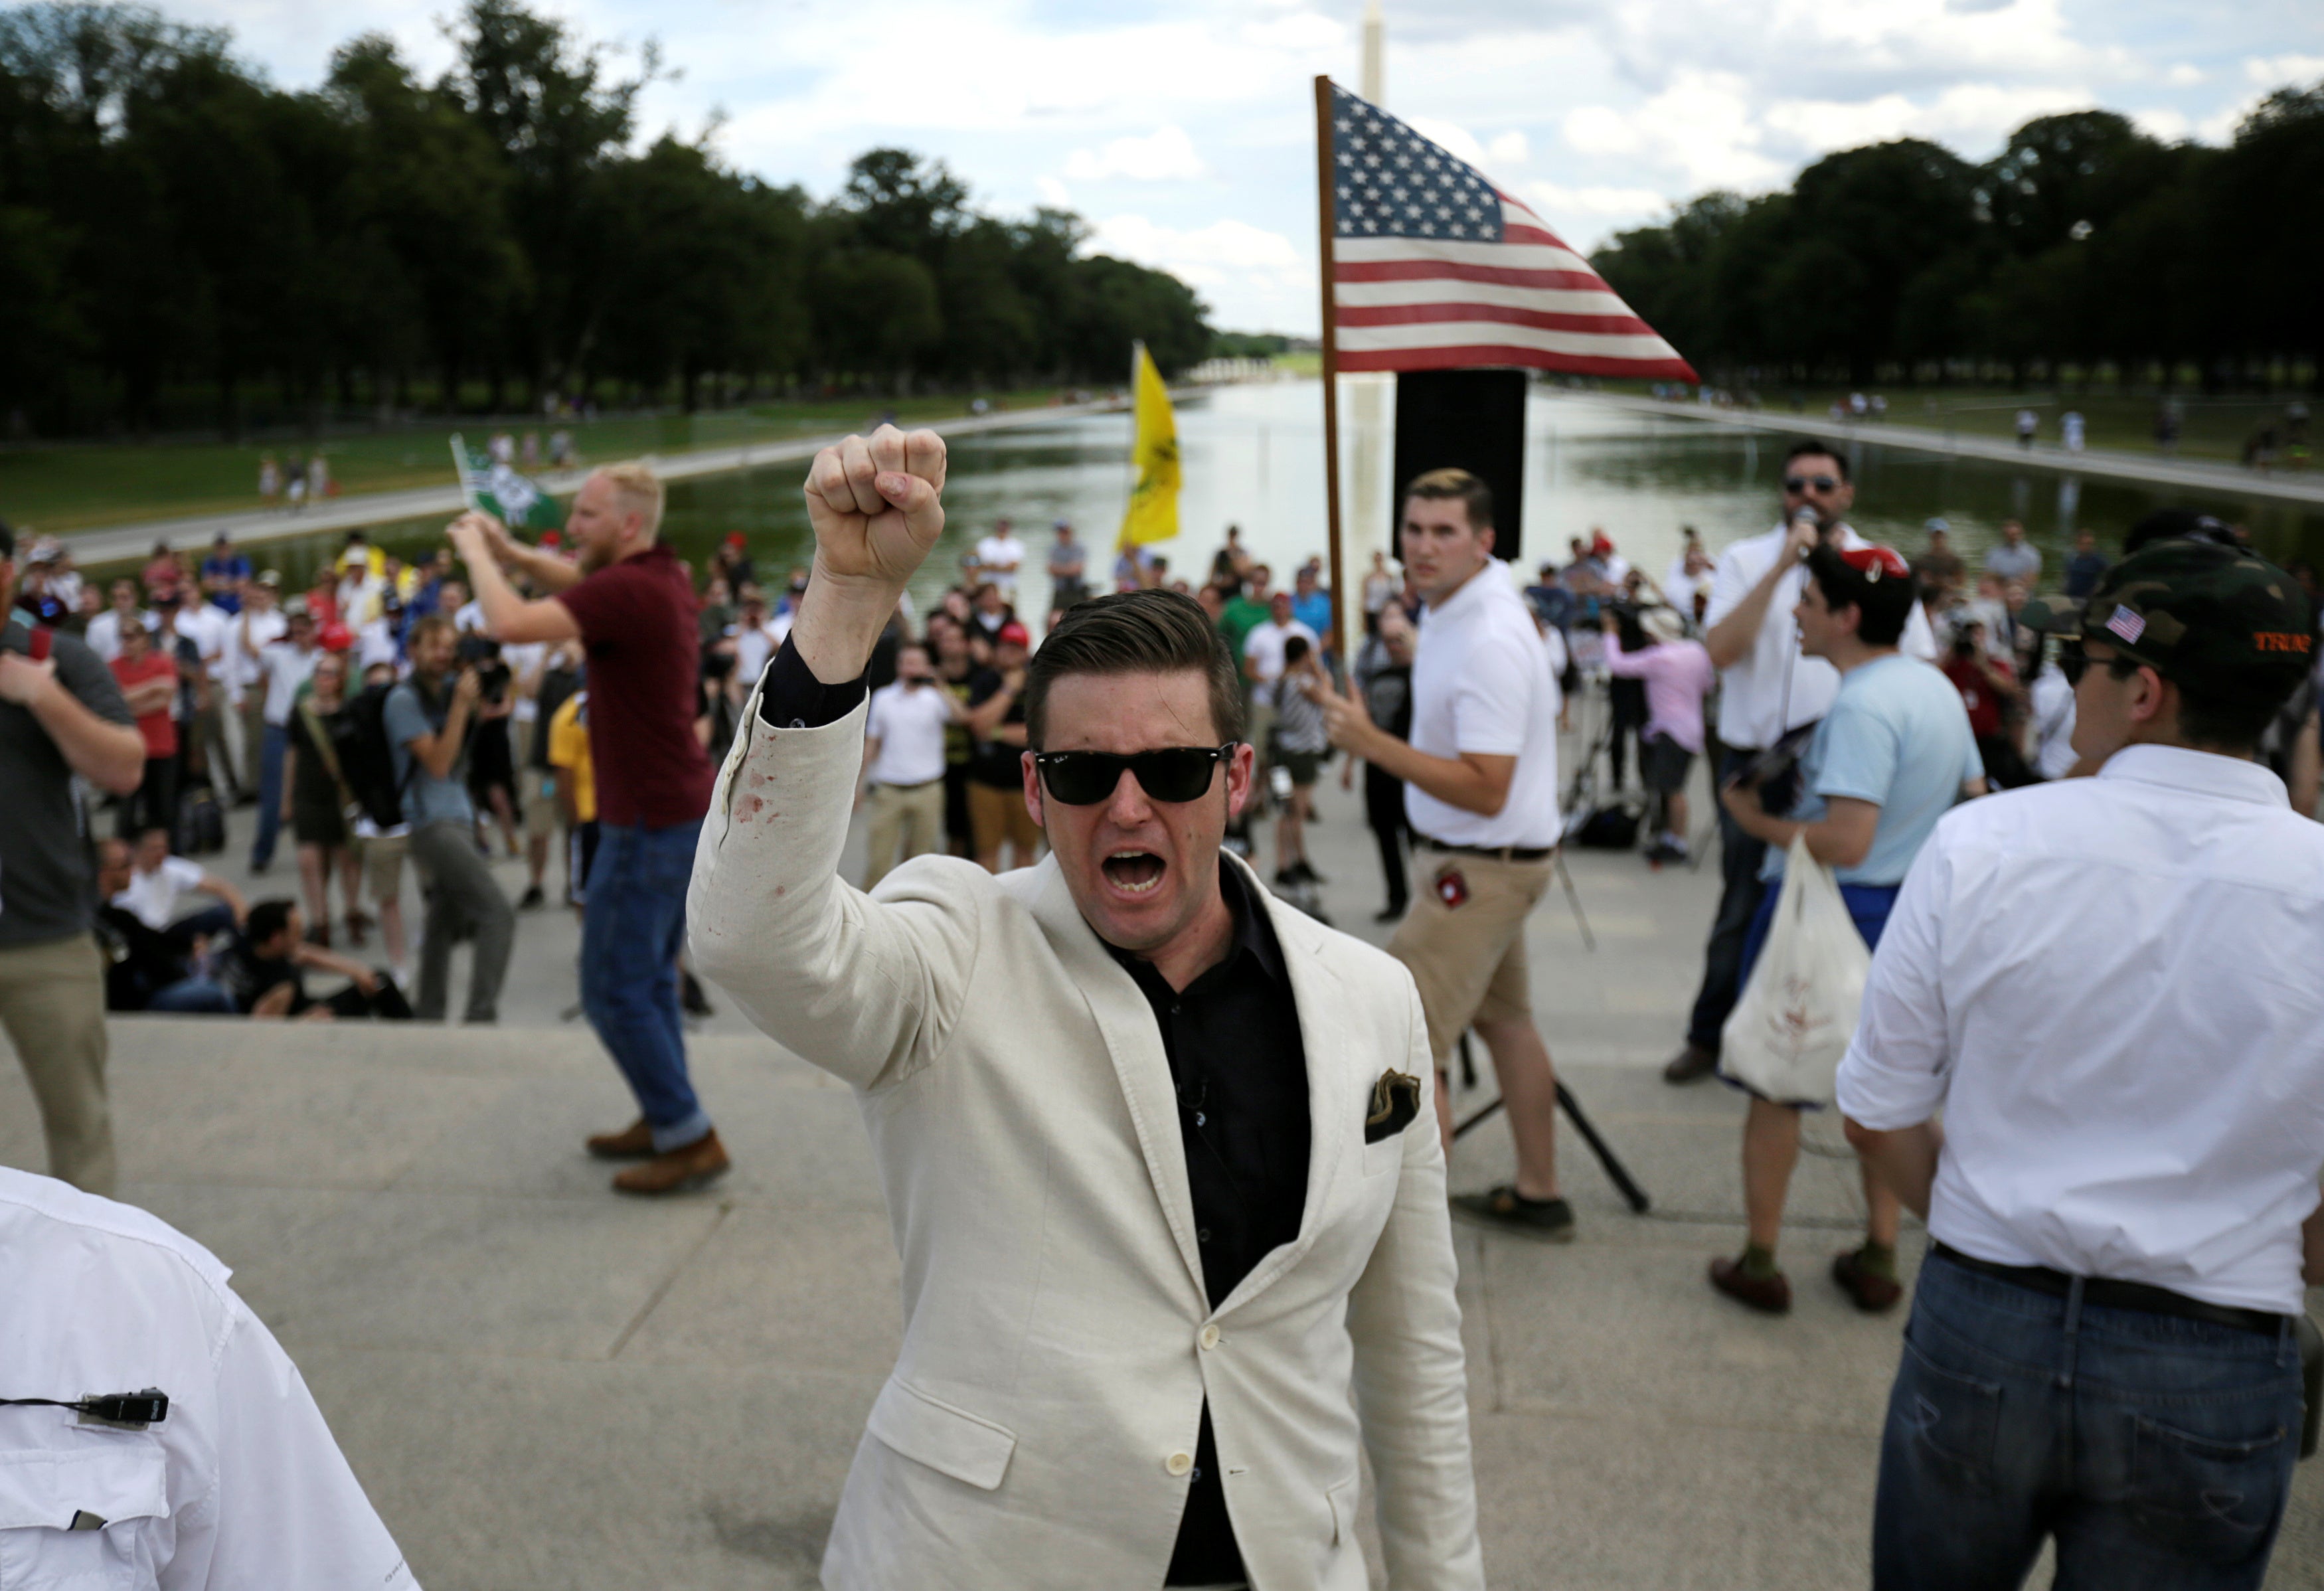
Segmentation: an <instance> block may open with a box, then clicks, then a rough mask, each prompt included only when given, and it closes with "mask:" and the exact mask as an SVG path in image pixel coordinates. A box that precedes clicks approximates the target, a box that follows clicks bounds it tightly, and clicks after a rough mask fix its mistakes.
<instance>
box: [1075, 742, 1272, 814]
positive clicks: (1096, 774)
mask: <svg viewBox="0 0 2324 1591" xmlns="http://www.w3.org/2000/svg"><path fill="white" fill-rule="evenodd" d="M1236 745H1237V743H1236V742H1234V741H1229V742H1227V743H1226V745H1213V746H1203V745H1193V746H1168V747H1166V748H1164V749H1163V750H1161V751H1152V752H1131V753H1130V754H1127V755H1123V754H1119V753H1115V752H1036V753H1034V754H1033V766H1034V767H1036V768H1037V769H1039V770H1040V772H1041V779H1042V782H1044V783H1045V784H1046V785H1047V787H1048V791H1049V799H1050V800H1058V801H1063V802H1065V805H1067V806H1068V807H1094V806H1096V805H1097V804H1098V803H1099V802H1100V801H1102V800H1107V799H1108V798H1109V797H1111V795H1112V794H1113V792H1114V791H1116V790H1117V789H1119V788H1120V784H1121V771H1122V770H1123V769H1124V768H1127V769H1129V770H1130V772H1132V773H1134V774H1136V775H1137V776H1138V787H1139V789H1140V790H1142V791H1145V792H1146V793H1147V795H1148V797H1149V798H1150V799H1152V800H1157V801H1191V800H1194V798H1195V797H1197V796H1199V795H1201V794H1202V793H1203V791H1207V790H1208V789H1210V788H1211V769H1212V767H1213V765H1215V764H1216V763H1218V762H1219V760H1220V759H1221V758H1222V757H1225V756H1227V755H1229V754H1231V753H1232V752H1233V751H1234V748H1235V746H1236Z"/></svg>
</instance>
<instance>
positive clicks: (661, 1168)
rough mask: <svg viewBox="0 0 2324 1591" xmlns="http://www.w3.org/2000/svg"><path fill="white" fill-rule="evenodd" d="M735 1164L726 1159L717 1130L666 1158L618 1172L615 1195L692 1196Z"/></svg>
mask: <svg viewBox="0 0 2324 1591" xmlns="http://www.w3.org/2000/svg"><path fill="white" fill-rule="evenodd" d="M731 1164H733V1161H729V1160H728V1159H727V1158H726V1146H725V1145H724V1144H723V1143H721V1142H718V1132H717V1129H716V1128H715V1127H714V1128H712V1129H711V1130H710V1131H709V1132H707V1133H704V1134H703V1135H702V1136H701V1137H699V1138H697V1139H696V1140H695V1141H694V1142H691V1143H686V1144H681V1145H679V1146H678V1148H676V1149H673V1150H671V1151H670V1152H669V1153H667V1154H658V1155H656V1156H654V1157H653V1159H651V1160H650V1161H646V1163H645V1164H643V1165H641V1166H632V1167H631V1168H630V1169H629V1170H626V1171H616V1172H615V1173H613V1191H614V1192H616V1193H646V1194H654V1193H690V1192H692V1191H693V1190H694V1189H697V1188H707V1187H709V1186H710V1184H712V1183H713V1182H715V1181H716V1180H718V1179H719V1178H721V1177H723V1176H724V1175H725V1174H726V1168H727V1167H728V1166H729V1165H731Z"/></svg>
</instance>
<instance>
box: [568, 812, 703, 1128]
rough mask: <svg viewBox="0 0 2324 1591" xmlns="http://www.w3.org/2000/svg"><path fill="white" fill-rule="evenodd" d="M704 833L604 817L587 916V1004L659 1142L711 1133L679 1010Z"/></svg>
mask: <svg viewBox="0 0 2324 1591" xmlns="http://www.w3.org/2000/svg"><path fill="white" fill-rule="evenodd" d="M701 832H702V820H701V819H695V820H694V821H693V822H691V823H676V824H672V825H671V826H670V827H669V828H646V827H645V826H644V825H642V824H630V825H626V826H623V825H617V824H612V823H601V824H600V825H599V826H598V830H597V857H596V860H595V862H594V863H592V864H591V865H590V868H589V884H588V889H589V904H588V906H587V908H586V911H584V912H583V914H582V919H581V1005H582V1009H583V1010H585V1011H586V1012H587V1013H588V1015H589V1025H590V1026H591V1027H593V1028H595V1029H596V1030H597V1038H598V1040H599V1041H601V1042H602V1043H603V1044H604V1046H605V1048H606V1049H607V1050H611V1051H612V1052H613V1064H614V1065H615V1066H618V1067H620V1068H622V1077H623V1078H627V1079H628V1080H629V1085H630V1092H631V1093H632V1094H634V1095H636V1096H637V1098H638V1111H639V1114H640V1115H643V1116H644V1117H645V1119H646V1123H647V1124H648V1125H649V1126H650V1127H651V1128H652V1129H653V1142H654V1148H655V1149H657V1150H670V1149H676V1148H678V1146H679V1145H681V1144H687V1143H692V1142H694V1141H695V1140H696V1139H698V1138H700V1137H701V1136H702V1135H703V1134H704V1133H707V1132H709V1131H710V1118H709V1117H708V1116H707V1115H705V1114H704V1113H703V1109H702V1105H701V1102H700V1101H699V1100H697V1099H696V1098H695V1096H694V1084H693V1082H692V1080H691V1079H689V1078H687V1075H686V1029H685V1026H684V1025H683V1022H682V1020H681V1019H680V1017H679V1015H678V950H679V948H681V947H682V946H683V945H684V943H685V940H686V885H687V880H688V879H690V878H691V877H692V876H693V874H694V842H695V839H696V837H697V836H698V835H700V833H701Z"/></svg>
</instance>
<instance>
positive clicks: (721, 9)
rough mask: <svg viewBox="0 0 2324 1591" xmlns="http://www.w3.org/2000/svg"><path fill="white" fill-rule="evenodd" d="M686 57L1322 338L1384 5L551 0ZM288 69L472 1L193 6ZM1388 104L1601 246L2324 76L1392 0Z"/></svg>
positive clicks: (2206, 37) (2312, 1)
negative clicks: (1913, 148)
mask: <svg viewBox="0 0 2324 1591" xmlns="http://www.w3.org/2000/svg"><path fill="white" fill-rule="evenodd" d="M543 3H544V6H545V9H548V10H549V11H552V12H554V13H555V14H559V15H561V16H564V17H566V18H567V19H568V20H570V21H571V22H572V23H575V24H576V26H577V27H578V28H580V29H581V30H583V32H585V33H586V35H587V36H589V37H591V38H595V39H600V40H604V41H607V42H613V43H617V44H620V45H623V46H626V47H629V48H631V49H632V50H634V48H635V47H636V46H637V45H639V44H641V42H644V41H645V40H646V39H648V38H656V39H659V42H660V44H661V48H662V52H663V57H664V60H665V63H666V65H668V66H669V67H671V68H674V69H677V70H678V73H679V74H680V75H679V77H678V79H677V80H676V81H674V82H669V83H664V84H660V85H658V86H657V87H656V88H655V89H654V90H653V92H652V93H651V95H650V97H649V98H648V100H647V101H646V124H647V125H646V129H645V130H646V132H647V133H648V134H658V133H659V132H661V131H662V130H664V129H665V128H669V127H675V128H677V129H678V131H679V132H680V133H681V134H684V135H687V136H693V135H695V134H698V133H699V132H700V131H701V130H702V128H703V127H704V126H705V125H708V124H709V123H710V121H711V120H712V118H713V117H714V116H723V118H724V120H723V125H722V126H721V127H720V130H719V132H718V134H717V147H718V149H719V151H720V152H721V153H722V154H723V155H724V158H725V159H726V160H728V161H729V162H732V163H733V164H734V165H736V166H738V167H740V168H742V169H743V170H747V171H755V172H757V173H759V174H761V175H762V176H765V177H768V178H770V179H772V180H777V181H782V182H798V183H799V184H801V185H803V186H804V187H806V188H807V190H809V191H811V192H813V193H816V194H817V195H819V196H821V195H828V194H829V193H831V192H832V191H833V190H835V189H836V188H837V186H838V185H839V182H840V180H842V178H843V177H844V172H845V170H846V166H847V162H849V160H850V159H852V158H853V156H854V155H856V154H857V153H860V152H862V150H864V149H867V148H870V147H871V146H873V145H875V144H881V143H898V144H902V145H904V146H905V147H908V148H910V149H915V150H918V151H919V152H921V153H926V154H931V155H936V156H939V157H941V158H943V159H944V160H945V161H946V162H949V163H950V164H951V165H952V167H953V168H954V171H957V172H959V173H960V174H961V175H962V176H963V177H964V178H966V179H967V180H968V181H969V182H970V184H971V185H972V187H973V190H974V191H975V195H976V202H977V203H978V204H979V205H980V206H981V207H982V208H986V209H989V210H991V211H994V212H998V213H1012V212H1013V213H1021V212H1024V211H1027V210H1029V209H1030V208H1032V207H1033V206H1035V205H1037V204H1054V205H1062V206H1066V207H1069V208H1073V209H1074V210H1077V211H1079V212H1080V213H1081V214H1082V215H1083V216H1084V217H1087V218H1088V219H1089V220H1090V221H1091V223H1092V224H1093V226H1094V227H1095V228H1096V232H1097V239H1096V245H1095V246H1098V247H1101V248H1102V249H1104V250H1106V251H1107V252H1110V253H1112V254H1120V255H1124V256H1127V257H1129V258H1132V259H1137V260H1140V261H1144V262H1147V263H1148V264H1157V265H1161V266H1165V267H1167V268H1168V269H1170V270H1173V271H1176V273H1179V274H1180V275H1182V276H1184V277H1185V279H1186V280H1188V281H1189V282H1193V283H1194V285H1195V286H1196V288H1197V289H1199V290H1200V291H1201V292H1202V294H1203V297H1204V299H1205V300H1206V301H1208V302H1209V303H1210V305H1211V306H1212V309H1213V318H1214V319H1215V320H1216V321H1217V323H1218V324H1220V325H1222V326H1226V327H1231V328H1240V329H1251V330H1258V329H1269V330H1280V331H1288V332H1307V333H1312V332H1313V331H1314V329H1315V327H1316V299H1315V281H1314V258H1315V219H1314V217H1315V210H1314V205H1315V198H1314V170H1315V167H1314V158H1315V157H1314V116H1313V112H1312V108H1311V107H1312V104H1313V100H1312V95H1311V91H1310V88H1309V83H1310V79H1312V78H1313V76H1314V74H1315V73H1318V72H1328V73H1331V74H1332V75H1333V76H1334V77H1335V78H1337V79H1339V80H1340V81H1342V83H1345V84H1347V85H1349V86H1351V87H1353V86H1355V85H1356V84H1357V81H1358V73H1359V48H1360V47H1359V17H1360V11H1361V0H1173V3H1171V4H1167V5H1166V4H1161V3H1159V0H872V3H871V4H869V5H866V4H861V3H856V4H844V3H841V0H543ZM162 4H163V5H164V8H165V9H166V10H168V11H169V12H170V13H171V14H172V15H174V16H178V17H180V18H182V19H185V20H189V21H195V20H198V21H206V22H215V23H224V24H226V26H228V27H230V28H231V29H232V30H233V31H234V33H235V38H236V40H237V42H238V43H239V45H240V47H241V50H242V51H243V53H244V55H245V56H246V57H248V58H249V59H251V60H254V61H256V62H258V63H259V64H261V65H262V66H263V67H264V68H265V69H267V70H268V71H269V72H270V73H271V74H272V76H273V78H274V79H275V80H277V81H278V82H281V83H282V84H285V85H287V86H294V87H295V86H305V85H309V84H311V83H313V82H315V81H316V80H317V79H318V78H319V77H320V76H321V75H322V73H323V71H324V69H325V67H326V64H327V61H328V59H329V56H330V51H331V50H332V48H333V47H334V46H335V45H336V44H337V43H338V42H340V41H342V40H343V39H345V38H346V37H347V36H349V35H351V34H353V33H355V32H362V31H365V30H377V31H383V32H389V33H391V34H392V35H393V36H394V37H395V38H396V39H397V40H398V41H399V42H401V44H402V46H403V47H404V49H405V51H406V53H407V55H408V56H409V57H410V59H412V60H415V61H417V62H418V63H420V65H421V66H423V67H424V68H426V69H429V70H430V71H434V70H438V69H441V68H442V67H443V66H444V65H445V64H446V63H447V61H448V60H449V58H450V52H449V49H448V46H447V44H446V42H445V40H444V37H443V32H442V29H441V26H440V23H439V19H440V18H441V17H442V16H444V15H445V14H447V12H448V11H449V10H450V5H449V4H448V3H447V0H335V3H332V4H327V5H316V4H314V3H313V0H162ZM1386 12H1387V18H1388V58H1387V60H1388V66H1387V77H1388V82H1387V102H1388V108H1389V109H1391V110H1393V111H1394V112H1396V113H1397V115H1398V116H1403V117H1405V118H1406V120H1407V121H1409V122H1411V123H1412V124H1413V125H1415V126H1416V127H1417V128H1418V129H1420V130H1421V131H1422V132H1423V133H1424V134H1427V135H1428V136H1430V137H1433V138H1434V139H1436V140H1437V141H1438V142H1439V143H1443V144H1445V145H1446V146H1447V147H1449V148H1451V149H1452V150H1453V151H1454V152H1455V153H1459V154H1461V155H1462V156H1463V157H1464V158H1466V159H1468V160H1470V161H1471V162H1474V163H1476V164H1478V165H1479V166H1480V167H1481V169H1482V170H1483V171H1485V173H1486V174H1487V175H1488V176H1489V177H1491V178H1492V179H1493V180H1494V181H1496V182H1497V183H1499V185H1500V186H1501V187H1502V188H1503V189H1505V190H1508V191H1511V192H1513V193H1515V194H1516V195H1517V196H1518V197H1519V198H1521V199H1524V200H1525V201H1526V203H1528V204H1530V205H1531V206H1533V207H1534V208H1535V209H1536V210H1537V211H1539V212H1540V214H1541V215H1542V217H1544V218H1545V220H1546V221H1547V222H1548V223H1549V224H1550V226H1551V227H1554V228H1555V229H1556V230H1557V231H1558V232H1559V233H1561V234H1562V235H1563V236H1564V237H1565V238H1566V240H1567V241H1568V242H1570V243H1572V244H1573V245H1576V246H1578V247H1581V248H1583V249H1585V250H1586V249H1587V248H1589V247H1590V246H1591V245H1594V244H1596V243H1597V242H1598V241H1600V239H1602V238H1603V237H1605V236H1607V235H1608V234H1609V233H1610V232H1613V231H1616V230H1618V229H1619V228H1621V227H1629V226H1635V225H1637V224H1638V223H1640V222H1643V221H1647V220H1651V219H1653V218H1655V217H1657V216H1658V215H1660V214H1661V213H1662V212H1663V211H1664V210H1665V208H1666V207H1667V206H1668V205H1669V204H1671V203H1672V202H1673V201H1674V200H1681V199H1686V198H1689V197H1691V196H1692V195H1693V194H1696V193H1699V192H1701V191H1702V190H1706V189H1710V188H1714V187H1726V188H1734V189H1739V190H1744V191H1757V190H1764V189H1767V188H1772V187H1777V186H1780V185H1782V184H1784V182H1785V181H1787V180H1789V179H1790V178H1791V176H1792V175H1793V174H1794V172H1796V171H1798V170H1799V169H1800V167H1801V166H1803V164H1805V163H1806V162H1810V161H1812V160H1813V159H1814V158H1815V157H1816V156H1818V155H1819V154H1821V153H1825V152H1828V151H1830V150H1834V149H1843V148H1847V147H1849V146H1851V145H1854V144H1858V143H1868V142H1871V141H1874V140H1877V139H1882V138H1893V137H1897V136H1900V135H1904V134H1914V135H1917V136H1922V137H1928V138H1933V139H1936V140H1938V141H1940V142H1941V143H1946V144H1948V145H1949V146H1950V147H1951V148H1953V149H1954V150H1956V151H1958V152H1960V153H1962V154H1963V155H1966V156H1968V157H1969V158H1971V159H1982V158H1984V157H1986V156H1987V155H1989V154H1991V153H1993V152H1994V151H1995V150H1996V149H1997V147H1998V146H1999V143H2000V141H2001V139H2002V138H2003V137H2004V136H2005V135H2006V134H2007V133H2008V132H2009V131H2010V130H2011V129H2012V128H2014V127H2015V126H2017V125H2020V124H2021V123H2023V122H2024V121H2025V120H2026V119H2028V118H2029V117H2032V116H2039V115H2043V114H2044V113H2046V112H2050V111H2055V110H2068V109H2079V108H2084V107H2088V106H2105V107H2107V108H2111V109H2116V110H2121V111H2125V112H2126V113H2128V114H2130V115H2132V116H2135V118H2136V119H2137V120H2138V121H2139V122H2140V124H2141V125H2144V126H2145V127H2147V128H2148V129H2150V130H2151V131H2153V132H2154V133H2156V134H2160V135H2162V136H2163V137H2166V138H2172V139H2181V138H2195V139H2200V140H2204V141H2207V142H2214V143H2216V142H2222V141H2224V140H2225V139H2226V138H2227V137H2228V136H2229V135H2230V134H2232V132H2233V130H2234V128H2235V125H2236V123H2237V121H2238V120H2240V118H2241V117H2242V116H2243V115H2244V113H2245V112H2246V110H2247V109H2248V108H2249V107H2250V106H2251V105H2252V104H2253V103H2254V102H2255V100H2256V99H2257V98H2258V97H2260V96H2261V95H2262V94H2264V92H2266V91H2267V90H2268V89H2270V88H2274V87H2277V86H2279V85H2281V84H2283V83H2286V82H2292V81H2299V82H2302V83H2312V82H2315V81H2317V80H2318V79H2324V5H2318V4H2316V0H2236V4H2235V5H2222V4H2218V0H2208V3H2199V0H1386Z"/></svg>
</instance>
